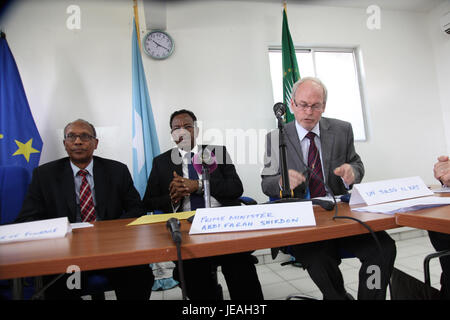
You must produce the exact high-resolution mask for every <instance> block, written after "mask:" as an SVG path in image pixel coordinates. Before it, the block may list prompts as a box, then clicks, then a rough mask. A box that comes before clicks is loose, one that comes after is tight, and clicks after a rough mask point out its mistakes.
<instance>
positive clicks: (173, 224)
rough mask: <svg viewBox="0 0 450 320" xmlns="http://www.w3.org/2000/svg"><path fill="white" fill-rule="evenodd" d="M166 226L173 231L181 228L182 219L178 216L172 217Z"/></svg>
mask: <svg viewBox="0 0 450 320" xmlns="http://www.w3.org/2000/svg"><path fill="white" fill-rule="evenodd" d="M166 227H167V229H169V230H171V231H175V230H177V229H179V228H180V220H178V219H177V218H170V219H169V220H167V222H166Z"/></svg>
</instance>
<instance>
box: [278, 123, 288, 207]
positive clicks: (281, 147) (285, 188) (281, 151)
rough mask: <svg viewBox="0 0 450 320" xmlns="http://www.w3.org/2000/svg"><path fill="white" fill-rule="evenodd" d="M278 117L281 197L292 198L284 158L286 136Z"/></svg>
mask: <svg viewBox="0 0 450 320" xmlns="http://www.w3.org/2000/svg"><path fill="white" fill-rule="evenodd" d="M277 119H278V130H279V133H280V134H279V154H280V166H281V167H280V171H281V181H282V187H281V192H280V194H281V198H282V199H286V198H292V193H291V189H290V184H289V173H288V168H287V160H286V138H285V132H284V123H283V119H282V118H281V116H278V115H277Z"/></svg>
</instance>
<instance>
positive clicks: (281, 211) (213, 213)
mask: <svg viewBox="0 0 450 320" xmlns="http://www.w3.org/2000/svg"><path fill="white" fill-rule="evenodd" d="M315 225H316V219H315V217H314V212H313V209H312V202H311V201H306V202H290V203H276V204H259V205H251V206H234V207H219V208H206V209H205V208H204V209H197V211H196V213H195V217H194V221H193V222H192V226H191V230H190V231H189V234H200V233H216V232H232V231H249V230H260V229H276V228H291V227H306V226H315Z"/></svg>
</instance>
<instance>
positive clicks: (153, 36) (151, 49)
mask: <svg viewBox="0 0 450 320" xmlns="http://www.w3.org/2000/svg"><path fill="white" fill-rule="evenodd" d="M173 48H174V43H173V40H172V38H171V37H170V36H169V35H168V34H167V33H165V32H163V31H151V32H149V33H147V35H146V36H145V38H144V50H145V53H147V54H148V55H149V56H150V57H152V58H154V59H166V58H167V57H169V56H170V55H171V54H172V52H173Z"/></svg>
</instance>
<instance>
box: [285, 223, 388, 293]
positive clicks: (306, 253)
mask: <svg viewBox="0 0 450 320" xmlns="http://www.w3.org/2000/svg"><path fill="white" fill-rule="evenodd" d="M375 234H376V236H377V238H378V241H379V242H380V245H381V247H382V250H383V252H382V254H381V253H380V250H379V249H378V246H377V245H376V242H375V240H374V239H373V237H372V236H371V235H370V234H362V235H357V236H351V237H345V238H339V239H332V240H325V241H318V242H313V243H306V244H299V245H295V246H291V247H290V251H291V253H292V254H293V255H294V257H295V259H296V260H297V261H299V262H300V263H301V264H302V265H303V267H304V268H306V269H307V270H308V273H309V275H310V277H311V279H312V280H313V281H314V283H315V284H316V285H317V286H318V287H319V289H320V291H321V292H322V294H323V297H324V299H326V300H341V299H346V298H347V296H346V290H345V287H344V279H343V277H342V273H341V271H340V269H339V264H340V263H341V250H342V249H343V250H345V251H346V252H348V253H350V254H352V255H354V256H356V257H357V258H359V260H360V261H361V263H362V265H361V268H360V270H359V286H358V299H361V300H363V299H364V300H368V299H371V300H383V299H385V298H386V288H387V285H388V283H389V279H390V276H391V274H392V271H393V268H394V260H395V256H396V253H397V250H396V247H395V241H394V240H392V238H391V237H390V236H389V235H388V234H387V233H386V232H384V231H381V232H375ZM377 271H378V275H379V276H381V279H378V280H379V281H378V282H377V281H375V280H376V279H375V278H374V277H376V276H378V275H377ZM377 283H378V284H379V285H377Z"/></svg>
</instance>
